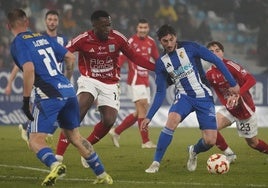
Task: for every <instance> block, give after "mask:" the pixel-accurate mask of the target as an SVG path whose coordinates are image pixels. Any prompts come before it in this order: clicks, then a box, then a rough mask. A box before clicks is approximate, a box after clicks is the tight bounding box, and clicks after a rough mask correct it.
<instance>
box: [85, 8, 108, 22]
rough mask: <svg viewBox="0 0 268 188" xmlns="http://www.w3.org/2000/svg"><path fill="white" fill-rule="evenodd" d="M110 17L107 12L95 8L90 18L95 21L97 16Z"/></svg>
mask: <svg viewBox="0 0 268 188" xmlns="http://www.w3.org/2000/svg"><path fill="white" fill-rule="evenodd" d="M108 17H110V15H109V14H108V12H106V11H104V10H96V11H95V12H93V13H92V15H91V17H90V20H91V21H96V20H98V19H99V18H108Z"/></svg>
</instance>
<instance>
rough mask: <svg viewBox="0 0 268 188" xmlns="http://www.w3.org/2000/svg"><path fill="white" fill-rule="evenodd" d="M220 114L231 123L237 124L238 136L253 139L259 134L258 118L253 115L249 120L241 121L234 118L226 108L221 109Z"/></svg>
mask: <svg viewBox="0 0 268 188" xmlns="http://www.w3.org/2000/svg"><path fill="white" fill-rule="evenodd" d="M218 112H219V113H220V114H222V115H223V116H225V117H226V118H227V119H229V120H230V121H231V122H235V123H236V128H237V131H238V135H239V136H240V137H244V138H252V137H254V136H257V134H258V125H257V116H256V114H255V113H254V114H252V116H251V117H250V118H248V119H244V120H239V119H237V118H236V117H234V116H233V115H232V114H231V113H230V112H229V111H228V110H227V109H226V108H225V107H221V108H220V109H219V110H218Z"/></svg>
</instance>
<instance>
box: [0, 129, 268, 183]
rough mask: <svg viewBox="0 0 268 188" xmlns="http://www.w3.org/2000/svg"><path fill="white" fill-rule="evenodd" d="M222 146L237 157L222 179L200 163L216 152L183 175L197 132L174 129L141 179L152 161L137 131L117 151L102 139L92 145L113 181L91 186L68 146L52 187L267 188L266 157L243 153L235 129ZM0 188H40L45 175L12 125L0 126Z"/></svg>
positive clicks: (154, 134)
mask: <svg viewBox="0 0 268 188" xmlns="http://www.w3.org/2000/svg"><path fill="white" fill-rule="evenodd" d="M161 129H162V128H151V129H150V137H151V140H152V141H154V142H155V143H156V142H157V138H158V136H159V133H160V131H161ZM91 130H92V127H81V128H80V132H81V133H82V135H84V136H88V134H89V133H90V132H91ZM267 132H268V128H260V129H259V135H258V137H259V138H261V139H263V140H264V141H266V142H268V136H267ZM222 133H223V135H224V136H225V138H226V140H227V142H228V143H229V145H230V146H231V148H232V149H233V150H234V151H235V152H236V154H237V157H238V159H237V161H236V163H235V164H231V167H230V171H229V172H228V173H227V174H224V175H212V174H209V173H208V172H207V169H206V160H207V159H208V157H209V156H210V155H211V154H213V153H218V152H220V151H219V150H218V149H217V148H216V147H214V148H212V149H211V150H210V151H208V152H206V153H201V154H199V155H198V166H197V170H196V171H195V172H188V171H187V169H186V161H187V157H188V153H187V150H186V148H187V146H188V145H190V144H194V143H196V142H197V140H198V139H199V138H200V136H201V135H200V131H199V129H197V128H178V129H177V130H176V132H175V134H174V137H173V140H172V142H171V144H170V146H169V148H168V150H167V152H166V154H165V156H164V158H163V161H162V162H161V166H160V170H159V172H158V173H156V174H146V173H145V172H144V170H145V169H146V168H147V167H149V165H150V164H151V162H152V159H153V155H154V149H141V139H140V135H139V133H138V129H137V127H132V128H130V129H128V130H126V131H125V132H123V133H122V134H121V139H120V148H116V147H114V146H113V144H112V141H111V139H110V136H109V135H107V136H106V137H105V138H103V139H102V140H101V141H100V142H99V143H97V144H95V145H94V148H95V150H96V151H97V153H98V155H99V156H100V157H101V160H102V162H103V163H104V165H105V169H106V171H107V172H108V173H109V174H110V175H111V176H112V177H113V179H114V184H113V185H92V182H93V180H94V179H95V176H94V174H93V172H92V171H91V170H89V169H84V168H83V167H82V166H81V163H80V156H79V155H78V153H77V152H76V150H75V148H74V147H73V146H69V148H68V150H67V152H66V154H65V157H64V163H65V164H66V165H67V175H66V176H65V177H63V178H62V179H59V180H58V181H57V183H56V185H55V186H56V187H64V188H67V187H79V188H80V187H81V188H83V187H114V188H137V187H139V188H149V187H154V188H163V187H165V188H169V187H180V188H183V187H191V188H195V187H198V188H203V187H204V188H210V187H211V188H212V187H225V188H226V187H235V188H238V187H268V155H265V154H262V153H260V152H258V151H256V150H253V149H251V148H249V146H247V145H246V142H245V141H244V139H242V138H239V137H238V135H237V131H236V129H233V128H229V129H224V130H223V131H222ZM58 134H59V130H57V132H56V134H55V135H54V141H53V143H52V148H54V149H55V146H56V143H57V139H58ZM0 147H1V149H0V151H1V154H0V187H3V188H4V187H14V188H17V187H27V188H31V187H40V186H41V182H42V181H43V179H44V178H45V176H46V175H47V173H48V168H46V167H45V166H44V165H43V164H42V163H41V162H40V161H38V159H37V158H36V157H35V155H34V154H33V152H31V151H30V150H29V149H28V147H27V145H26V143H25V142H24V141H23V140H22V139H21V137H20V133H19V131H18V127H17V126H0Z"/></svg>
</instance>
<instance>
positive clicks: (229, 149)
mask: <svg viewBox="0 0 268 188" xmlns="http://www.w3.org/2000/svg"><path fill="white" fill-rule="evenodd" d="M223 153H224V154H225V155H230V154H234V152H233V150H232V149H231V148H230V147H228V148H226V150H224V151H223Z"/></svg>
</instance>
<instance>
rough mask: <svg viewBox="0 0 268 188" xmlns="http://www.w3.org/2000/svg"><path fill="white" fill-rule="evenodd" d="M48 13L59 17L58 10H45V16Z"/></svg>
mask: <svg viewBox="0 0 268 188" xmlns="http://www.w3.org/2000/svg"><path fill="white" fill-rule="evenodd" d="M50 14H52V15H57V16H58V17H59V13H58V11H56V10H49V11H47V13H46V16H45V18H47V16H48V15H50Z"/></svg>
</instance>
